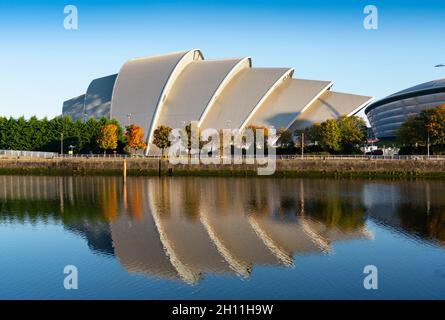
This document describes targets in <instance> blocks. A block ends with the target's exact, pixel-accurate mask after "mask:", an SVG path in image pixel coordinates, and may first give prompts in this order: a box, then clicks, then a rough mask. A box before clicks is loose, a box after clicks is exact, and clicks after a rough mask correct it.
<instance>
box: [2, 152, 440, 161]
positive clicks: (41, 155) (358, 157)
mask: <svg viewBox="0 0 445 320" xmlns="http://www.w3.org/2000/svg"><path fill="white" fill-rule="evenodd" d="M235 157H236V156H235ZM0 158H45V159H49V158H57V159H161V158H162V156H161V155H149V156H145V155H141V154H139V155H127V154H58V153H54V152H43V151H17V150H0ZM181 158H189V159H197V158H200V156H199V155H198V154H192V155H189V156H187V155H184V156H181ZM232 158H233V156H232ZM242 158H243V159H246V158H248V159H250V158H267V156H261V157H256V156H253V155H243V156H242ZM275 158H276V159H277V160H445V155H430V156H427V155H311V154H306V155H303V156H302V155H276V156H275Z"/></svg>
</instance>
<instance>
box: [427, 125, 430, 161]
mask: <svg viewBox="0 0 445 320" xmlns="http://www.w3.org/2000/svg"><path fill="white" fill-rule="evenodd" d="M426 150H427V155H428V159H429V158H430V130H427V142H426Z"/></svg>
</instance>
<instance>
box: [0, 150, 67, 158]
mask: <svg viewBox="0 0 445 320" xmlns="http://www.w3.org/2000/svg"><path fill="white" fill-rule="evenodd" d="M57 155H58V154H57V153H54V152H44V151H19V150H0V157H4V158H53V157H55V156H57Z"/></svg>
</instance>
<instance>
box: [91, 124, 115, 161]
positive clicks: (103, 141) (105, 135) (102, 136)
mask: <svg viewBox="0 0 445 320" xmlns="http://www.w3.org/2000/svg"><path fill="white" fill-rule="evenodd" d="M117 130H118V127H117V125H115V124H106V125H104V126H102V127H101V128H100V132H99V135H98V136H97V140H96V143H97V145H98V147H99V148H101V149H102V150H104V154H105V153H106V152H107V150H116V149H117Z"/></svg>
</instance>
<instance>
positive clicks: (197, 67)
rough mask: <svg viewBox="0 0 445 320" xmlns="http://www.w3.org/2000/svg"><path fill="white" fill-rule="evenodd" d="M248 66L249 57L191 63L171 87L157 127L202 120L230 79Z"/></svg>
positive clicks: (182, 124)
mask: <svg viewBox="0 0 445 320" xmlns="http://www.w3.org/2000/svg"><path fill="white" fill-rule="evenodd" d="M248 67H250V59H249V58H244V59H225V60H197V61H193V62H191V63H189V65H188V66H187V67H186V68H185V69H184V70H183V71H182V73H181V74H180V75H179V76H178V78H177V79H176V81H175V83H174V86H173V87H172V89H171V90H170V91H169V93H168V95H167V97H166V99H165V103H164V105H163V107H162V110H160V113H159V118H158V119H157V123H156V124H154V127H155V128H156V127H157V126H159V125H167V126H169V127H171V128H180V127H183V126H184V125H186V124H189V123H190V122H191V121H199V119H200V118H201V116H202V115H203V114H204V112H205V111H206V109H207V108H210V106H211V104H212V102H213V101H214V100H215V98H216V96H217V95H218V93H220V92H222V91H223V90H224V87H225V86H226V85H227V83H228V82H229V81H230V79H231V78H232V77H233V76H234V75H236V73H237V72H239V71H240V70H242V69H244V68H248Z"/></svg>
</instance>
